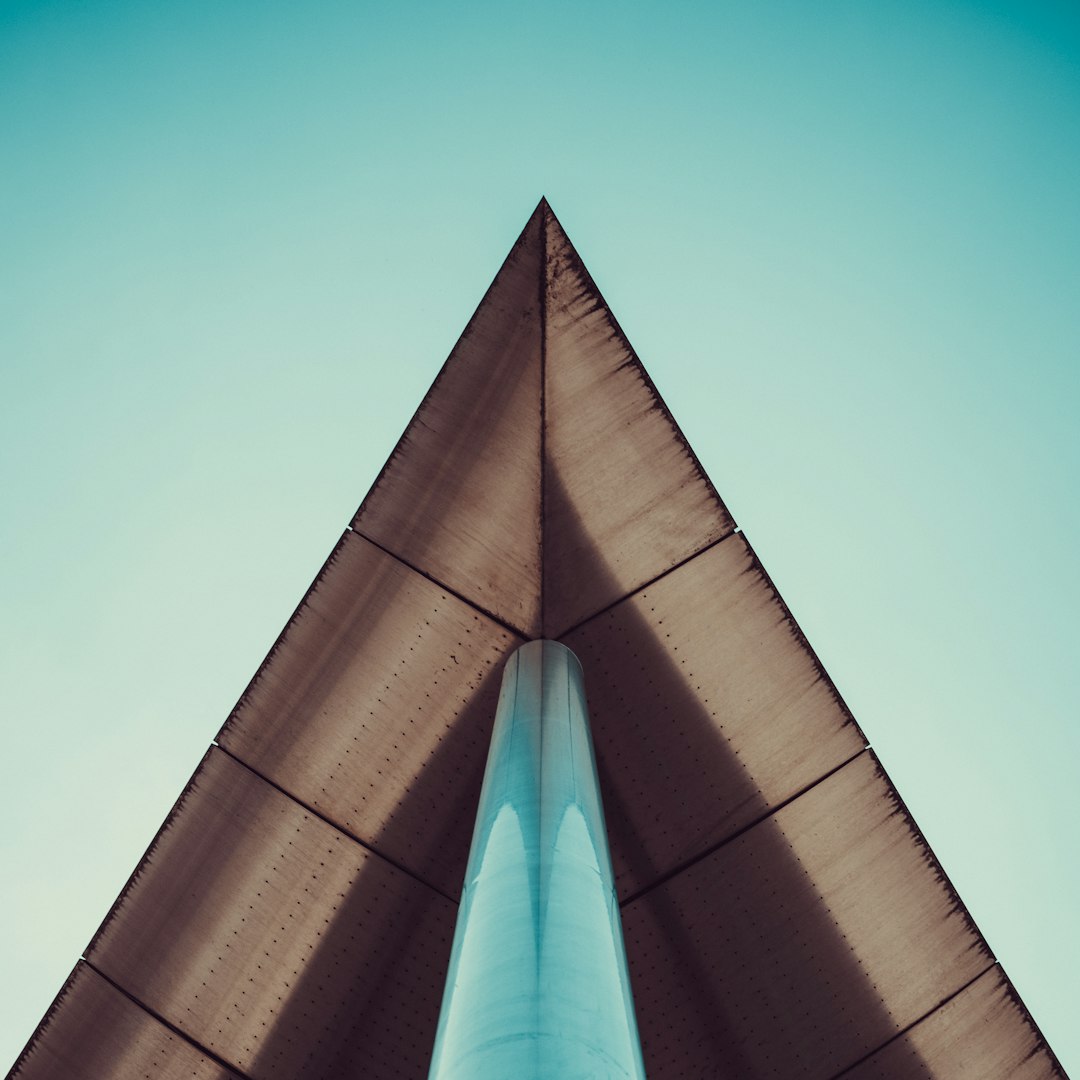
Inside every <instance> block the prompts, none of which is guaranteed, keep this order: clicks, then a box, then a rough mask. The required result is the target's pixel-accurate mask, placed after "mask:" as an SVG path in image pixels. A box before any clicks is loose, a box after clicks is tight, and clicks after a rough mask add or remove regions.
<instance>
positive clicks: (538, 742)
mask: <svg viewBox="0 0 1080 1080" xmlns="http://www.w3.org/2000/svg"><path fill="white" fill-rule="evenodd" d="M644 1076H645V1070H644V1067H643V1065H642V1060H641V1048H640V1044H639V1042H638V1034H637V1024H636V1021H635V1019H634V1005H633V1001H632V1000H631V997H630V981H629V977H628V975H627V969H626V953H625V950H624V948H623V940H622V926H621V924H620V922H619V906H618V901H617V898H616V895H615V886H614V880H613V876H612V871H611V857H610V855H609V853H608V843H607V833H606V831H605V829H604V813H603V809H602V807H601V805H600V792H599V785H598V783H597V778H596V762H595V760H594V758H593V749H592V740H591V738H590V735H589V722H588V714H587V712H586V706H585V690H584V686H583V682H582V675H581V665H580V664H579V663H578V661H577V657H575V656H574V654H573V653H572V652H571V651H570V650H569V649H567V648H566V647H565V646H563V645H560V644H558V643H557V642H554V641H532V642H529V643H528V644H527V645H523V646H522V647H521V648H520V649H518V650H517V651H516V652H515V653H514V654H513V655H512V656H511V658H510V660H509V661H508V662H507V666H506V671H505V672H504V674H503V683H502V692H501V694H500V696H499V705H498V711H497V713H496V716H495V729H494V731H493V733H492V737H491V749H490V751H489V753H488V761H487V771H486V773H485V774H484V786H483V790H482V792H481V795H480V806H479V809H478V811H477V815H476V828H475V830H474V832H473V841H472V849H471V851H470V853H469V866H468V870H467V872H466V876H465V887H464V890H463V892H462V897H461V907H460V910H459V912H458V920H457V930H456V932H455V934H454V946H453V952H452V953H451V957H450V969H449V972H448V974H447V979H446V990H445V993H444V996H443V1005H442V1014H441V1016H440V1018H439V1028H438V1034H437V1035H436V1039H435V1051H434V1055H433V1058H432V1063H431V1072H430V1080H508V1078H513V1080H579V1078H580V1080H586V1078H588V1080H597V1078H609V1077H610V1078H620V1080H621V1078H623V1077H630V1078H633V1080H641V1078H643V1077H644Z"/></svg>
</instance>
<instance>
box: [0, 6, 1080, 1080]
mask: <svg viewBox="0 0 1080 1080" xmlns="http://www.w3.org/2000/svg"><path fill="white" fill-rule="evenodd" d="M1078 193H1080V9H1077V8H1076V7H1075V5H1072V4H1068V3H1063V4H1048V3H1039V2H1037V0H1035V2H1018V3H997V4H991V3H975V2H970V3H952V2H945V0H935V2H933V3H920V2H918V0H914V2H912V0H908V2H903V3H900V2H890V0H874V2H872V3H871V2H864V3H854V2H852V3H847V2H842V0H838V2H823V3H820V4H813V5H810V4H804V3H795V2H793V3H775V2H768V0H766V2H763V3H753V4H751V3H745V4H739V5H733V4H723V3H710V4H704V3H702V4H694V3H679V2H674V3H672V2H669V3H666V4H664V5H662V6H661V5H655V6H644V5H637V6H635V5H631V4H625V3H624V4H605V3H593V4H585V5H582V4H580V3H568V2H567V3H550V4H537V5H529V6H527V7H526V6H525V5H509V4H508V5H497V4H493V3H473V4H472V5H470V6H469V7H468V9H467V10H462V9H459V7H458V6H457V5H448V4H447V5H425V4H414V5H402V4H365V3H357V2H355V0H353V2H351V3H345V2H338V3H334V2H324V0H309V2H307V3H304V4H297V3H289V4H286V3H281V2H276V0H260V2H258V3H254V2H241V0H235V2H230V0H214V2H213V3H211V2H207V0H185V2H184V3H172V4H160V3H158V4H147V3H135V2H123V0H112V2H105V0H80V2H75V0H68V2H54V3H46V2H41V3H33V2H25V3H20V2H17V0H4V2H2V3H0V493H2V504H0V505H2V509H0V646H2V648H0V702H2V705H0V722H2V724H3V743H2V745H3V746H4V748H5V753H4V755H3V783H2V785H0V811H2V813H3V820H4V822H5V828H4V829H3V831H2V832H0V843H2V845H3V852H2V863H0V865H2V866H3V867H4V871H3V875H2V877H3V893H2V896H0V926H2V927H3V931H2V934H0V971H2V972H3V973H4V978H3V980H2V988H0V1068H6V1067H7V1066H8V1065H9V1064H10V1063H11V1062H12V1061H14V1059H15V1057H16V1055H17V1054H18V1052H19V1051H20V1050H21V1048H22V1046H23V1044H24V1043H25V1041H26V1040H27V1039H28V1038H29V1036H30V1035H31V1033H32V1031H33V1029H34V1026H35V1024H36V1023H37V1021H38V1019H39V1018H40V1017H41V1015H42V1014H43V1012H44V1011H45V1009H46V1008H47V1007H48V1004H49V1002H50V1001H51V1000H52V998H53V996H54V995H55V993H56V992H57V991H58V990H59V988H60V986H61V984H62V982H63V980H64V978H65V977H66V975H67V973H68V972H69V970H70V969H71V967H72V966H73V965H74V963H75V960H76V959H77V957H78V955H79V954H80V952H81V951H82V949H83V947H84V946H85V945H86V943H87V942H88V940H89V938H90V936H91V935H92V933H93V931H94V930H95V928H96V927H97V925H98V923H99V922H100V920H101V918H102V917H103V916H104V914H105V913H106V911H107V910H108V907H109V904H110V903H111V901H112V899H113V898H114V896H115V895H116V893H117V892H118V891H119V889H120V888H121V886H122V885H123V883H124V881H125V880H126V878H127V876H128V874H129V873H130V872H131V870H132V868H133V867H134V865H135V863H136V862H137V860H138V859H139V857H140V855H141V854H142V852H143V850H144V849H145V847H146V845H147V844H148V843H149V841H150V839H151V838H152V836H153V834H154V832H155V831H156V829H157V827H158V825H159V824H160V822H161V820H162V819H163V818H164V816H165V814H166V813H167V811H168V809H169V807H170V805H171V804H172V802H173V800H174V799H175V797H176V796H177V794H178V793H179V791H180V789H181V787H182V786H183V784H184V783H185V781H186V780H187V778H188V776H189V775H190V774H191V772H192V771H193V769H194V768H195V766H196V764H197V763H198V761H199V759H200V757H201V755H202V754H203V752H204V751H205V749H206V747H207V745H208V743H209V742H210V741H211V739H212V738H213V737H214V735H215V733H216V732H217V729H218V727H219V726H220V724H221V723H222V721H223V720H224V718H225V716H226V715H227V714H228V712H229V710H230V708H231V707H232V705H233V703H234V702H235V700H236V698H237V697H238V696H239V694H240V693H241V691H242V690H243V688H244V686H245V684H246V683H247V680H248V679H249V678H250V676H251V675H252V674H253V673H254V671H255V669H256V667H257V666H258V664H259V662H260V661H261V659H262V657H263V656H264V654H265V652H266V651H267V649H268V648H269V646H270V645H271V643H272V642H273V640H274V638H275V637H276V635H277V633H278V631H279V630H280V629H281V627H282V626H283V625H284V623H285V621H286V619H287V618H288V616H289V614H290V613H291V611H292V609H293V607H294V605H295V604H296V602H297V601H298V600H299V598H300V596H301V595H302V593H303V591H304V590H305V588H306V587H307V585H308V584H309V582H310V580H311V578H312V577H313V576H314V574H315V572H316V570H317V569H318V567H319V565H320V564H321V562H322V560H323V558H324V557H325V556H326V554H327V553H328V551H329V549H330V548H331V546H332V545H333V543H334V541H335V540H336V539H337V537H338V536H339V534H340V532H341V530H342V528H343V527H344V525H345V524H346V523H347V522H348V520H349V519H350V517H351V515H352V513H353V511H354V510H355V508H356V506H357V505H358V504H359V502H360V499H361V497H362V496H363V494H364V492H365V491H366V490H367V488H368V486H369V485H370V483H371V482H372V480H373V479H374V477H375V475H376V473H377V471H378V469H379V468H380V467H381V465H382V463H383V461H384V460H385V458H386V456H387V454H388V453H389V452H390V450H391V449H392V447H393V445H394V443H395V441H396V439H397V437H398V435H399V434H400V432H401V430H402V429H403V427H404V426H405V424H406V422H407V421H408V419H409V417H410V416H411V415H412V412H413V410H414V408H415V407H416V405H417V404H418V402H419V400H420V398H421V396H422V394H423V392H424V391H425V389H426V388H427V386H428V384H429V383H430V381H431V379H432V378H433V377H434V375H435V373H436V371H437V370H438V367H439V366H440V364H441V363H442V361H443V359H444V358H445V356H446V354H447V353H448V352H449V350H450V348H451V346H452V345H453V343H454V341H455V340H456V338H457V336H458V334H459V333H460V332H461V330H462V328H463V327H464V325H465V323H466V321H467V320H468V317H469V315H470V314H471V313H472V310H473V308H474V307H475V305H476V303H477V302H478V300H479V299H480V296H481V295H482V293H483V290H484V289H485V287H486V286H487V284H488V282H489V281H490V279H491V277H492V276H493V274H494V273H495V271H496V269H497V268H498V266H499V264H500V262H501V260H502V258H503V257H504V256H505V254H506V252H507V250H508V249H509V247H510V245H511V243H512V242H513V240H514V238H515V237H516V235H517V233H518V231H519V230H520V228H521V227H522V226H523V225H524V223H525V220H526V218H527V217H528V215H529V213H530V212H531V211H532V209H533V207H534V206H535V204H536V202H537V200H538V199H539V197H540V196H541V195H542V194H546V195H547V196H548V198H549V199H550V201H551V203H552V206H553V208H554V210H555V212H556V213H557V214H558V215H559V217H560V219H561V220H562V222H563V224H564V226H565V227H566V229H567V232H568V233H569V235H570V238H571V239H572V240H573V241H574V243H575V244H576V245H577V247H578V250H579V251H580V253H581V255H582V257H583V258H584V260H585V262H586V264H587V265H588V266H589V268H590V270H591V271H592V273H593V276H594V277H595V278H596V281H597V283H598V285H599V286H600V288H601V290H602V291H603V292H604V294H605V296H606V298H607V300H608V302H609V303H610V305H611V307H612V309H613V311H614V312H615V314H616V316H617V317H618V318H619V320H620V322H621V323H622V325H623V328H624V330H625V331H626V333H627V335H628V337H629V338H630V341H631V342H632V343H633V344H634V346H635V347H636V349H637V351H638V353H639V355H640V356H641V358H642V360H643V362H644V363H645V365H646V367H647V368H648V369H649V371H650V373H651V374H652V376H653V378H654V380H655V381H656V383H657V385H658V387H659V389H660V391H661V393H662V394H663V395H664V396H665V398H666V400H667V402H668V404H669V405H670V407H671V409H672V412H673V413H674V415H675V416H676V418H677V419H678V420H679V422H680V423H681V425H682V427H683V429H684V431H685V433H686V435H687V437H688V438H689V440H690V442H691V444H692V445H693V446H694V448H695V449H696V451H697V452H698V455H699V457H700V458H701V460H702V462H703V464H704V465H705V468H706V469H707V470H708V472H709V474H710V475H711V477H712V479H713V480H714V482H715V483H716V485H717V487H718V488H719V490H720V493H721V495H722V496H723V497H724V498H725V500H726V501H727V503H728V505H729V507H730V508H731V510H732V512H733V513H734V515H735V517H736V519H737V520H738V521H739V523H740V524H741V525H742V527H743V529H744V531H745V533H746V535H747V536H748V538H749V539H750V540H751V542H752V543H753V544H754V547H755V548H756V550H757V552H758V554H759V555H760V557H761V559H762V561H763V563H764V565H765V567H766V568H767V569H768V571H769V572H770V574H771V576H772V577H773V579H774V581H775V582H776V585H777V587H778V588H779V590H780V592H781V593H782V594H783V596H784V598H785V599H786V600H787V602H788V604H789V606H790V607H791V608H792V610H793V612H794V614H795V617H796V618H797V619H798V620H799V622H800V624H801V625H802V627H803V630H804V631H805V633H806V634H807V636H808V638H809V640H810V641H811V643H812V644H813V645H814V647H815V648H816V650H817V652H818V653H819V655H820V657H821V659H822V661H823V663H824V664H825V667H826V668H827V669H828V671H829V672H830V674H831V676H832V677H833V679H834V681H835V682H836V684H837V686H838V687H839V689H840V692H841V693H842V694H843V695H844V697H845V698H846V700H847V702H848V704H849V706H850V707H851V708H852V710H853V712H854V713H855V716H856V717H857V718H858V720H859V722H860V724H861V725H862V727H863V729H864V730H865V732H866V734H867V736H868V738H869V740H870V742H871V744H872V745H873V746H874V747H875V749H876V750H877V751H878V753H879V754H880V756H881V758H882V760H883V762H884V764H885V766H886V768H887V769H888V770H889V772H890V774H891V776H892V778H893V780H894V782H895V783H896V785H897V787H898V788H899V790H900V792H901V794H902V796H903V797H904V799H905V800H906V802H907V804H908V806H909V808H910V809H911V811H912V813H913V814H914V816H915V818H916V820H917V822H918V823H919V825H920V826H921V828H922V829H923V831H924V833H925V835H926V837H927V838H928V840H929V842H930V844H931V845H932V847H933V848H934V850H935V851H936V852H937V854H938V856H939V858H940V859H941V861H942V863H943V864H944V866H945V868H946V870H947V872H948V873H949V875H950V876H951V878H952V880H953V882H954V884H955V886H956V887H957V889H958V891H959V892H960V895H961V896H962V897H963V899H964V900H965V902H966V903H967V905H968V906H969V908H970V910H971V912H972V914H973V916H974V918H975V920H976V922H977V923H978V924H979V926H980V928H981V929H982V931H983V933H984V934H985V935H986V937H987V939H988V941H989V944H990V947H991V948H992V949H993V950H994V952H995V954H996V955H997V956H998V958H999V959H1000V960H1001V962H1002V963H1003V965H1004V967H1005V969H1006V971H1007V972H1008V973H1009V975H1010V976H1011V978H1012V979H1013V981H1014V982H1015V984H1016V987H1017V989H1018V990H1019V992H1020V994H1021V996H1022V997H1023V998H1024V1000H1025V1002H1026V1003H1027V1005H1028V1006H1029V1008H1030V1009H1031V1011H1032V1013H1033V1014H1034V1016H1035V1018H1036V1019H1037V1021H1038V1022H1039V1023H1040V1025H1041V1026H1042V1028H1043V1030H1044V1033H1045V1034H1046V1036H1047V1038H1048V1040H1049V1042H1050V1044H1051V1046H1052V1047H1053V1048H1054V1049H1055V1050H1056V1052H1057V1053H1058V1055H1059V1056H1060V1058H1061V1061H1062V1063H1063V1065H1064V1066H1065V1068H1066V1070H1069V1071H1072V1072H1074V1073H1076V1074H1077V1075H1080V1025H1077V1023H1076V1021H1075V1014H1076V1008H1077V1001H1078V1000H1080V979H1078V976H1077V970H1078V965H1080V942H1078V938H1077V934H1076V914H1077V912H1078V911H1080V870H1078V868H1077V861H1076V858H1077V846H1078V840H1080V796H1078V794H1077V791H1078V785H1077V779H1076V778H1077V773H1078V766H1080V724H1078V717H1077V708H1078V702H1080V660H1078V657H1077V645H1078V639H1080V631H1078V629H1077V616H1076V612H1077V611H1080V572H1078V568H1077V555H1076V546H1077V544H1076V537H1077V536H1078V534H1080V499H1078V493H1080V434H1078V431H1077V417H1078V415H1080V194H1078Z"/></svg>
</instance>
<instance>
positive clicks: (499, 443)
mask: <svg viewBox="0 0 1080 1080" xmlns="http://www.w3.org/2000/svg"><path fill="white" fill-rule="evenodd" d="M542 272H543V247H542V242H541V221H540V215H539V214H538V213H537V214H534V215H533V217H532V218H531V219H530V220H529V223H528V224H527V225H526V226H525V230H524V232H522V234H521V236H520V238H519V239H518V241H517V243H516V244H515V245H514V248H513V249H512V250H511V252H510V254H509V256H507V259H506V262H505V263H504V264H503V267H502V269H501V270H500V271H499V273H498V276H497V277H496V278H495V281H494V282H493V283H492V285H491V288H490V289H489V290H488V292H487V294H486V295H485V297H484V299H483V300H482V301H481V303H480V306H479V307H478V308H477V310H476V313H475V314H474V315H473V317H472V320H471V321H470V322H469V325H468V326H467V327H466V329H465V332H464V333H463V334H462V336H461V339H460V340H459V341H458V343H457V345H456V346H455V347H454V350H453V352H452V353H451V355H450V358H449V360H447V362H446V365H445V366H444V367H443V370H442V371H441V372H440V373H439V376H438V378H437V379H436V380H435V383H434V384H433V385H432V387H431V389H430V390H429V391H428V394H427V396H426V397H425V398H424V401H423V403H422V404H421V405H420V408H419V410H418V411H417V413H416V416H415V417H414V418H413V420H412V422H411V423H410V424H409V427H408V428H407V430H406V431H405V434H404V435H403V436H402V438H401V442H400V443H399V444H398V446H397V448H396V449H395V450H394V453H393V455H392V456H391V458H390V460H389V461H388V462H387V464H386V468H385V469H384V470H383V472H382V474H381V475H380V477H379V479H378V480H377V481H376V483H375V486H374V487H373V488H372V489H371V491H370V492H369V493H368V495H367V497H366V498H365V499H364V502H363V505H362V506H361V507H360V510H359V511H358V513H357V515H356V518H355V520H354V521H353V527H354V528H355V529H357V531H359V532H361V533H363V534H364V535H365V536H369V537H370V538H371V539H373V540H375V541H376V542H378V543H379V544H381V545H382V546H383V547H385V548H387V549H388V550H390V551H393V552H394V553H395V554H397V555H400V556H401V557H402V558H403V559H405V560H406V561H408V562H409V563H411V564H412V565H413V566H416V567H419V568H420V569H421V570H422V571H424V573H427V574H431V575H432V576H433V577H435V578H436V579H437V580H438V581H441V582H444V583H445V584H447V585H449V586H450V587H451V588H453V589H455V590H456V591H457V592H459V593H461V595H463V596H466V597H468V599H469V600H471V601H472V602H474V603H476V604H479V605H480V606H481V607H482V608H483V609H484V610H486V611H490V612H494V613H495V614H496V615H498V616H499V617H500V618H502V619H504V620H505V621H506V622H508V623H510V625H512V626H514V627H517V628H518V629H520V630H521V631H522V632H524V633H529V634H532V633H536V632H537V631H538V630H539V620H540V409H541V390H540V363H541V361H540V348H541V344H540V339H541V326H540V318H541V312H540V308H541V300H540V297H541V281H542V277H541V275H542Z"/></svg>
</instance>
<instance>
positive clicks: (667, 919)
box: [623, 753, 992, 1080]
mask: <svg viewBox="0 0 1080 1080" xmlns="http://www.w3.org/2000/svg"><path fill="white" fill-rule="evenodd" d="M623 921H624V928H625V932H626V938H627V951H628V954H629V957H630V970H631V979H632V982H633V988H634V995H635V1000H636V1002H637V1007H638V1017H639V1022H640V1024H641V1035H642V1042H643V1048H644V1052H645V1063H646V1068H647V1070H648V1075H649V1077H650V1080H663V1078H665V1077H676V1076H686V1075H695V1076H710V1077H723V1078H730V1080H736V1078H737V1080H746V1078H755V1080H757V1078H762V1080H763V1078H767V1077H768V1078H790V1077H793V1076H798V1077H806V1078H807V1080H814V1078H820V1080H826V1078H829V1077H832V1076H835V1075H836V1074H837V1073H838V1072H839V1071H840V1070H842V1069H844V1068H846V1067H847V1066H849V1065H851V1064H853V1063H854V1062H856V1061H858V1060H859V1059H860V1058H862V1057H863V1056H864V1055H866V1054H867V1053H869V1052H871V1051H873V1050H874V1049H875V1048H876V1047H879V1046H881V1045H882V1044H883V1043H884V1042H885V1041H886V1040H888V1039H889V1038H891V1037H892V1036H894V1035H895V1034H896V1033H897V1032H899V1031H901V1030H903V1029H904V1028H905V1027H906V1026H908V1025H909V1024H911V1023H913V1022H914V1021H916V1020H917V1019H918V1018H919V1017H920V1016H922V1015H924V1014H925V1013H926V1012H927V1011H928V1010H930V1009H932V1008H934V1007H935V1006H936V1005H937V1004H938V1003H939V1002H941V1001H942V1000H943V999H944V998H946V997H948V996H949V995H950V994H952V993H954V992H955V991H956V990H958V989H959V988H960V987H962V986H964V985H965V984H966V983H967V982H969V981H970V980H971V979H973V978H974V977H975V976H976V975H978V974H979V973H980V972H981V971H983V970H984V969H985V968H986V967H987V966H988V965H989V964H990V963H991V962H992V958H991V957H990V955H989V953H988V951H987V950H986V947H985V945H984V944H983V942H982V940H981V939H980V938H979V936H978V934H977V933H976V932H975V930H974V928H973V927H972V925H971V923H970V921H969V920H968V918H967V917H966V915H965V913H964V911H963V909H962V908H961V907H960V905H959V903H958V902H957V899H956V897H955V895H954V894H953V893H952V892H951V890H950V889H949V888H948V887H947V886H946V884H945V883H944V881H943V879H942V877H941V874H940V872H939V870H938V868H937V866H936V864H935V863H934V862H933V860H932V858H931V856H930V853H929V852H928V850H927V849H926V847H925V845H924V844H923V843H922V842H921V840H920V838H919V836H918V834H917V833H916V832H915V830H914V828H913V826H912V823H911V821H910V819H909V818H908V817H907V815H906V814H905V813H904V812H903V811H902V809H901V808H900V806H899V804H898V802H897V800H896V798H895V793H894V792H893V791H892V789H891V788H890V786H889V785H888V783H887V781H886V780H885V778H884V776H883V775H882V774H881V773H880V770H879V769H878V767H877V763H876V762H875V761H874V759H873V757H872V756H871V755H870V754H869V753H866V754H863V755H861V756H860V757H858V758H857V759H855V760H854V761H853V762H851V763H850V764H848V765H846V766H844V768H842V769H840V770H839V771H838V772H836V773H834V774H833V775H832V776H830V777H829V778H827V779H826V780H823V781H822V782H821V783H820V784H819V785H817V786H816V787H814V788H813V789H812V790H810V791H808V792H807V793H806V794H804V795H802V796H800V797H799V798H798V799H796V800H794V801H793V802H792V803H790V804H788V805H787V806H786V807H784V808H782V809H781V810H779V811H777V813H776V814H774V815H773V816H772V817H770V818H768V819H767V820H766V821H763V822H761V823H760V824H758V825H755V826H754V827H753V828H751V829H749V830H747V831H746V832H745V833H743V834H742V835H740V836H738V837H737V838H735V839H734V840H732V841H730V842H729V843H727V844H725V845H724V846H722V847H721V848H719V849H718V850H717V851H716V852H714V853H713V854H712V855H709V856H708V857H706V858H704V859H702V860H701V861H699V862H697V863H695V864H694V865H693V866H691V867H689V868H688V869H686V870H684V871H683V872H682V873H680V874H678V875H676V876H675V877H674V878H672V879H670V880H669V881H667V882H666V883H664V884H662V885H660V886H658V887H657V888H656V889H654V890H652V891H650V892H648V893H646V894H645V895H644V896H642V897H641V898H640V899H638V900H636V901H634V902H632V903H630V904H628V905H626V907H624V909H623ZM908 1075H912V1076H920V1075H924V1074H922V1073H919V1072H918V1071H915V1070H914V1069H913V1071H912V1072H911V1073H909V1074H908Z"/></svg>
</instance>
